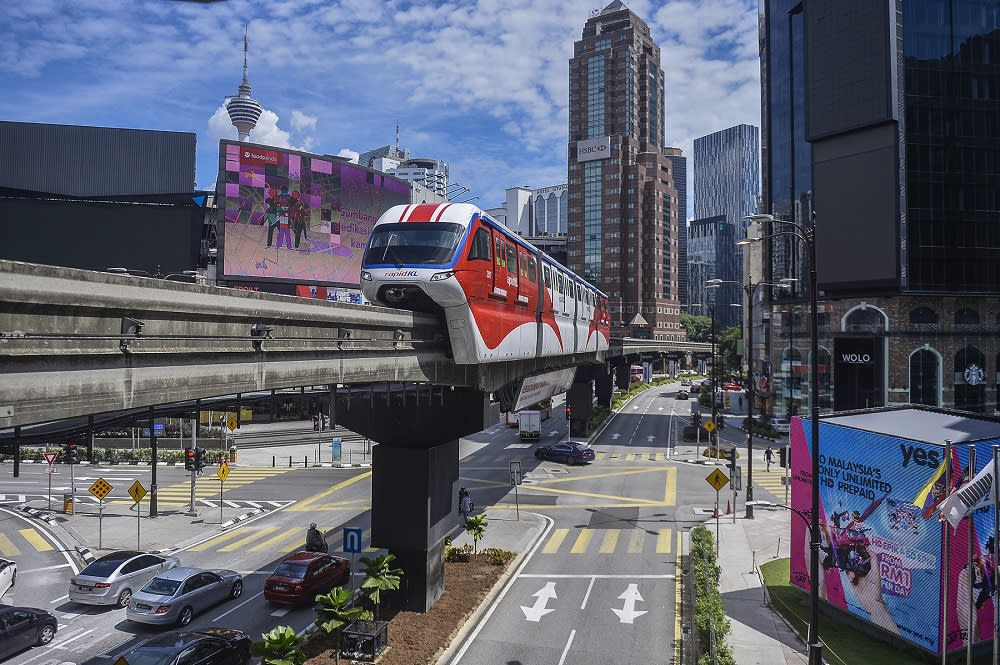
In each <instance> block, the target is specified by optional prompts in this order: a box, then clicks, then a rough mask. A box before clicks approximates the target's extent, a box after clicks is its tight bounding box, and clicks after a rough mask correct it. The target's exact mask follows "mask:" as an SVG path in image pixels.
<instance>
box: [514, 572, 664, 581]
mask: <svg viewBox="0 0 1000 665" xmlns="http://www.w3.org/2000/svg"><path fill="white" fill-rule="evenodd" d="M517 577H519V578H521V577H523V578H525V579H528V578H539V579H555V580H589V579H591V578H593V579H599V580H673V579H677V576H676V575H674V574H672V573H662V574H658V575H653V574H644V575H624V574H617V573H616V574H608V575H600V574H594V573H556V574H548V573H522V574H520V575H518V576H517Z"/></svg>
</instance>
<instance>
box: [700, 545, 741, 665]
mask: <svg viewBox="0 0 1000 665" xmlns="http://www.w3.org/2000/svg"><path fill="white" fill-rule="evenodd" d="M689 556H690V559H691V568H692V570H693V572H694V580H693V582H694V627H695V631H696V633H697V636H698V653H700V654H702V656H701V657H700V658H699V659H698V665H711V663H712V656H711V652H710V645H711V636H710V635H711V629H712V628H713V627H714V628H715V650H716V654H717V656H718V660H717V661H716V662H717V663H718V665H736V659H735V658H734V656H733V652H732V649H731V647H730V646H729V644H728V643H727V641H726V638H727V637H728V636H729V631H730V628H731V626H730V624H729V618H728V617H726V608H725V605H723V604H722V596H721V595H720V594H719V575H720V574H721V571H720V569H719V565H718V562H717V560H716V556H715V543H714V541H713V539H712V533H711V532H710V531H709V530H708V529H707V528H705V527H704V526H696V527H695V528H693V529H691V554H690V555H689Z"/></svg>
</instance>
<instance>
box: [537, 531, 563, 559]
mask: <svg viewBox="0 0 1000 665" xmlns="http://www.w3.org/2000/svg"><path fill="white" fill-rule="evenodd" d="M567 534H569V529H556V530H555V531H553V532H552V536H550V537H549V542H547V543H545V547H543V548H542V554H555V553H556V552H558V551H559V548H560V547H561V546H562V543H563V541H564V540H566V536H567Z"/></svg>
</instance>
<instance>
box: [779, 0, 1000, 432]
mask: <svg viewBox="0 0 1000 665" xmlns="http://www.w3.org/2000/svg"><path fill="white" fill-rule="evenodd" d="M760 7H761V21H760V25H761V35H760V37H761V78H762V85H763V114H762V117H763V118H764V127H763V129H764V131H763V135H764V149H763V155H764V187H763V192H764V195H763V202H762V212H767V213H771V214H773V215H774V216H775V217H777V218H779V219H787V220H792V221H794V222H796V223H798V224H800V225H802V226H804V227H808V226H810V225H812V224H815V232H816V236H815V237H816V241H815V247H816V254H817V260H816V271H817V275H818V281H819V298H820V302H819V307H818V317H819V329H818V333H819V340H820V347H821V348H820V357H819V358H818V359H817V361H818V362H817V365H818V376H817V377H816V379H815V380H817V381H818V387H819V392H820V407H821V408H823V409H836V410H843V409H852V408H863V407H872V406H882V405H892V404H899V403H906V402H913V403H920V404H929V405H934V406H944V407H954V408H958V409H964V410H968V411H974V412H979V413H993V412H994V411H996V410H997V408H998V406H1000V404H998V390H997V385H998V382H1000V339H998V330H1000V307H998V305H997V302H998V298H997V296H998V294H1000V263H998V262H997V261H996V259H995V257H996V256H997V253H998V251H1000V187H998V185H997V183H1000V94H998V90H1000V62H998V60H997V58H996V56H995V54H996V53H997V52H1000V2H997V1H996V0H948V1H944V2H938V1H933V2H932V1H930V0H908V1H907V2H905V3H904V2H898V1H897V0H805V1H804V2H794V1H792V0H765V1H764V2H762V3H761V5H760ZM780 231H781V227H780V226H778V225H775V226H772V227H770V228H767V227H765V228H762V229H761V232H762V233H764V234H765V235H766V234H773V233H778V232H780ZM764 248H765V251H766V255H765V266H764V272H765V273H766V275H765V277H767V278H769V279H771V280H775V281H776V280H778V279H781V278H785V277H791V278H795V279H798V282H797V283H796V288H795V289H794V291H793V293H792V294H791V295H790V296H789V297H785V298H773V299H772V301H771V303H770V312H771V317H770V322H771V325H770V330H769V333H768V334H769V342H770V347H769V348H770V360H771V367H773V368H774V373H775V376H774V380H773V381H772V385H773V386H774V394H773V395H772V400H773V404H772V407H773V410H774V411H775V412H776V413H782V414H785V413H802V412H803V411H804V410H805V409H807V408H808V406H809V405H808V397H809V394H810V390H809V388H810V387H811V381H813V380H814V378H813V377H812V376H810V368H811V366H812V362H811V360H812V359H811V358H810V357H809V354H808V349H809V336H810V334H811V333H810V330H809V318H810V317H809V311H808V296H809V293H808V288H807V284H808V281H807V277H808V272H807V271H808V267H809V266H808V261H807V260H806V257H807V254H806V252H805V247H803V243H801V242H798V241H797V240H796V239H795V238H794V237H791V236H784V237H781V238H775V239H773V240H770V241H767V242H766V243H764Z"/></svg>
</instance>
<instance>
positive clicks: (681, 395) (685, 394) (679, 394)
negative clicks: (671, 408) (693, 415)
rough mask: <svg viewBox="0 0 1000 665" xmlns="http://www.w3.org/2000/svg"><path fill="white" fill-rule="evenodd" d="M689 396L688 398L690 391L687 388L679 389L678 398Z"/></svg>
mask: <svg viewBox="0 0 1000 665" xmlns="http://www.w3.org/2000/svg"><path fill="white" fill-rule="evenodd" d="M687 398H688V392H687V391H686V390H678V391H677V399H687Z"/></svg>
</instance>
